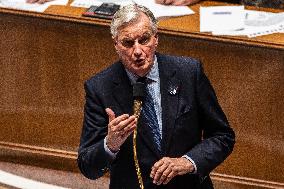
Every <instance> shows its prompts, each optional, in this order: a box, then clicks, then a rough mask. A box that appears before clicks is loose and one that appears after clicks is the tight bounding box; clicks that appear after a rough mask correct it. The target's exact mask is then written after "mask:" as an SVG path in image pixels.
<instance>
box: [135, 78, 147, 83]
mask: <svg viewBox="0 0 284 189" xmlns="http://www.w3.org/2000/svg"><path fill="white" fill-rule="evenodd" d="M146 79H147V77H139V78H138V79H137V82H140V83H146Z"/></svg>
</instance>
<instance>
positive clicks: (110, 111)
mask: <svg viewBox="0 0 284 189" xmlns="http://www.w3.org/2000/svg"><path fill="white" fill-rule="evenodd" d="M105 111H106V113H107V115H108V122H109V123H110V122H111V121H112V120H114V119H115V113H114V112H113V111H112V109H110V108H106V109H105Z"/></svg>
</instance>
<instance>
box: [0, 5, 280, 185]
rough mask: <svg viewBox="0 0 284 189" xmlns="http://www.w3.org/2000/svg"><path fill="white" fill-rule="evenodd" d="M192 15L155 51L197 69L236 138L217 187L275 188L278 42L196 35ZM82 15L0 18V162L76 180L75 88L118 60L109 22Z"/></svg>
mask: <svg viewBox="0 0 284 189" xmlns="http://www.w3.org/2000/svg"><path fill="white" fill-rule="evenodd" d="M201 5H202V6H208V5H220V3H219V4H218V3H215V2H203V3H202V4H201ZM199 6H200V4H198V5H194V6H192V7H191V8H192V9H193V10H195V11H196V12H197V13H196V14H194V15H190V16H184V17H178V18H172V19H167V20H163V21H161V22H160V23H159V52H161V53H167V54H174V55H184V56H192V57H195V58H199V59H200V60H201V61H202V62H203V64H204V67H205V71H206V73H207V75H208V77H209V78H210V80H211V82H212V84H213V86H214V87H215V89H216V92H217V95H218V97H219V101H220V103H221V105H222V107H223V108H224V111H225V112H226V114H227V115H228V118H229V121H230V123H231V125H232V127H233V128H234V130H235V131H236V135H237V143H236V146H235V150H234V152H233V154H232V155H231V156H230V157H229V159H228V160H226V161H225V162H224V163H223V164H222V166H220V167H218V168H217V169H216V170H215V171H214V173H212V177H213V178H214V182H215V185H216V188H217V189H219V188H224V189H225V188H226V189H227V188H230V189H234V188H238V189H240V188H263V187H264V188H283V187H284V177H283V175H284V167H283V165H284V147H283V146H284V142H283V141H284V140H283V139H284V129H283V125H284V107H283V106H284V105H283V104H284V102H283V101H284V98H283V97H284V87H283V86H284V85H283V84H284V34H274V35H268V36H262V37H257V38H251V39H250V38H246V37H227V36H212V35H211V34H208V33H199V31H198V30H199V14H198V10H199ZM83 10H84V9H83V8H73V7H70V6H52V7H50V8H48V9H47V10H46V11H45V13H43V14H41V13H33V12H25V11H18V10H10V9H0V18H1V19H0V39H1V43H0V50H1V55H0V63H1V64H0V149H1V150H0V159H1V160H3V161H16V162H20V163H26V164H33V165H39V166H44V167H51V168H57V169H65V170H72V171H77V168H76V155H77V153H76V151H77V148H78V145H79V138H80V132H81V125H82V115H83V105H84V90H83V82H84V81H85V80H86V79H87V78H89V77H90V76H92V75H93V74H95V73H97V72H98V71H100V70H102V69H103V68H105V67H107V66H108V65H110V64H111V63H112V62H113V61H114V60H116V59H117V56H116V54H115V50H114V48H113V44H112V40H111V35H110V33H109V22H108V21H105V20H100V19H91V18H84V17H82V16H81V13H82V11H83ZM271 11H272V10H271Z"/></svg>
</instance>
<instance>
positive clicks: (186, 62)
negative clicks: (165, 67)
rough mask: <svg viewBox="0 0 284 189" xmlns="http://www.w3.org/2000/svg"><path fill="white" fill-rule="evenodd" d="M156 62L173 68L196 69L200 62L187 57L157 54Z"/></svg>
mask: <svg viewBox="0 0 284 189" xmlns="http://www.w3.org/2000/svg"><path fill="white" fill-rule="evenodd" d="M156 55H157V61H158V62H160V63H164V64H169V65H171V66H175V67H184V66H186V67H192V68H196V67H198V66H199V64H200V61H199V60H198V59H196V58H193V57H188V56H174V55H166V54H160V53H157V54H156Z"/></svg>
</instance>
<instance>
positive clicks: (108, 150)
mask: <svg viewBox="0 0 284 189" xmlns="http://www.w3.org/2000/svg"><path fill="white" fill-rule="evenodd" d="M104 149H105V151H106V153H107V154H108V155H110V156H111V157H112V158H113V159H114V158H115V157H116V154H117V153H118V152H119V151H118V152H115V153H113V152H112V151H111V150H110V149H109V148H108V147H107V144H106V137H105V138H104Z"/></svg>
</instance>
